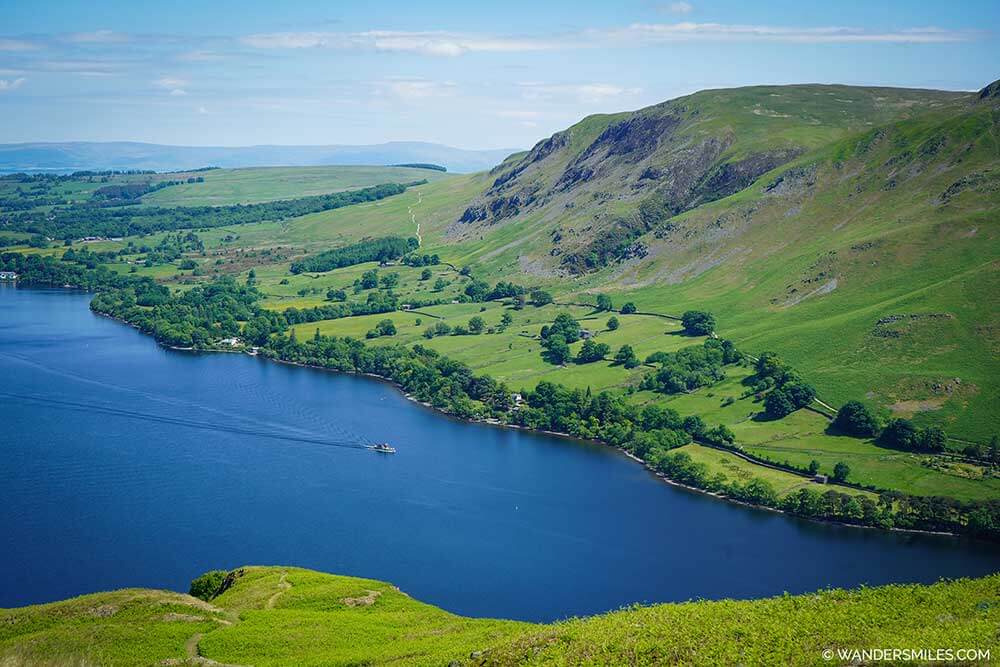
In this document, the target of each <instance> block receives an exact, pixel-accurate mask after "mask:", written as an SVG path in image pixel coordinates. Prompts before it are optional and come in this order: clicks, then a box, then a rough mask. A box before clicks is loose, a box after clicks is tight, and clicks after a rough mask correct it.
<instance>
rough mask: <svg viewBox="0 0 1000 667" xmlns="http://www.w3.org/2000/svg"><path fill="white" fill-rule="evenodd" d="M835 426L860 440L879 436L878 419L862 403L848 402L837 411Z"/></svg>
mask: <svg viewBox="0 0 1000 667" xmlns="http://www.w3.org/2000/svg"><path fill="white" fill-rule="evenodd" d="M833 426H834V428H836V429H837V430H838V431H841V432H843V433H847V434H849V435H853V436H857V437H859V438H867V437H871V436H874V435H877V434H878V419H877V418H876V417H875V415H874V413H872V411H871V410H869V409H868V407H867V406H865V404H864V403H862V402H860V401H848V402H847V403H844V404H843V405H842V406H841V407H840V409H839V410H837V417H836V418H835V419H834V420H833Z"/></svg>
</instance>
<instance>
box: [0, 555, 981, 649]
mask: <svg viewBox="0 0 1000 667" xmlns="http://www.w3.org/2000/svg"><path fill="white" fill-rule="evenodd" d="M998 595H1000V575H994V576H992V577H986V578H983V579H972V580H968V579H966V580H959V581H953V582H946V583H938V584H935V585H932V586H920V585H913V586H911V585H902V586H886V587H879V588H866V589H861V590H857V591H842V590H833V591H824V592H820V593H817V594H811V595H801V596H783V597H777V598H771V599H766V600H756V601H731V600H724V601H719V602H691V603H685V604H664V605H656V606H651V607H636V608H632V609H626V610H622V611H617V612H613V613H610V614H606V615H601V616H596V617H592V618H583V619H574V620H570V621H567V622H563V623H556V624H551V625H532V624H527V623H518V622H513V621H501V620H490V619H472V618H464V617H461V616H455V615H453V614H449V613H447V612H445V611H442V610H441V609H438V608H436V607H432V606H430V605H427V604H424V603H421V602H419V601H416V600H413V599H412V598H410V597H408V596H407V595H405V594H404V593H401V592H399V591H398V590H397V589H396V588H395V587H393V586H391V585H390V584H386V583H383V582H379V581H372V580H367V579H355V578H349V577H339V576H335V575H329V574H322V573H319V572H313V571H310V570H302V569H297V568H277V567H269V568H257V567H255V568H247V569H246V570H245V574H244V575H243V576H242V577H240V578H238V579H237V580H236V584H235V585H234V586H233V587H232V588H230V589H229V590H228V591H226V592H225V593H224V594H223V595H221V596H219V597H218V598H216V599H214V600H212V602H211V604H207V603H204V602H201V601H200V600H196V599H194V598H191V597H189V596H185V595H180V594H177V593H171V592H167V591H153V590H138V589H130V590H123V591H116V592H112V593H98V594H94V595H86V596H82V597H78V598H73V599H71V600H66V601H63V602H57V603H53V604H46V605H37V606H32V607H24V608H20V609H9V610H0V621H2V622H0V664H3V665H5V666H12V667H13V666H15V665H27V664H31V665H66V664H74V665H75V664H87V665H102V666H113V665H128V666H129V667H133V666H136V665H157V664H196V662H195V660H193V658H194V657H195V656H199V657H204V658H208V659H211V660H214V661H217V662H221V663H225V664H238V665H255V666H257V667H267V666H270V665H302V666H310V665H348V664H352V665H357V664H398V665H443V664H449V663H450V662H451V661H457V663H458V664H463V665H469V664H493V665H513V664H622V663H628V664H636V665H647V664H648V665H652V664H667V663H678V662H683V663H686V664H703V665H718V664H748V665H750V664H802V663H819V662H821V655H822V651H823V650H825V649H837V648H871V647H885V646H889V647H894V646H900V647H902V646H905V647H976V648H982V649H991V650H992V652H993V654H994V655H996V652H997V651H998V650H1000V643H998V638H997V635H996V628H997V625H998V624H1000V604H998ZM473 656H475V657H473ZM165 661H173V662H165ZM185 661H187V662H185ZM835 664H836V663H835Z"/></svg>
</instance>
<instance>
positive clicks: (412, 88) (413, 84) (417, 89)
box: [376, 79, 458, 102]
mask: <svg viewBox="0 0 1000 667" xmlns="http://www.w3.org/2000/svg"><path fill="white" fill-rule="evenodd" d="M457 87H458V86H457V85H456V84H455V83H454V82H453V81H429V80H427V79H388V80H385V81H381V82H379V84H378V85H377V86H376V93H377V94H388V95H391V96H393V97H397V98H399V99H401V100H404V101H407V102H412V101H415V100H421V99H426V98H429V97H447V96H451V95H454V94H455V90H456V89H457Z"/></svg>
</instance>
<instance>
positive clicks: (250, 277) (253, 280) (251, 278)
mask: <svg viewBox="0 0 1000 667" xmlns="http://www.w3.org/2000/svg"><path fill="white" fill-rule="evenodd" d="M192 263H193V262H192ZM181 268H184V267H183V266H182V267H181ZM191 268H192V269H193V268H194V267H193V266H192V267H191ZM256 284H257V272H256V271H254V270H253V269H250V273H248V274H247V287H252V286H254V285H256Z"/></svg>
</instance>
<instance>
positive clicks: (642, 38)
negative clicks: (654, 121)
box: [240, 1, 978, 57]
mask: <svg viewBox="0 0 1000 667" xmlns="http://www.w3.org/2000/svg"><path fill="white" fill-rule="evenodd" d="M666 9H667V11H670V12H672V13H675V14H686V13H689V12H690V11H692V10H693V9H694V7H693V6H692V5H691V4H690V3H688V2H683V1H681V2H673V3H670V4H668V5H666ZM977 35H978V33H974V32H971V31H956V30H945V29H942V28H935V27H924V28H907V29H902V30H896V31H869V30H866V29H863V28H851V27H842V26H820V27H784V26H769V25H752V24H751V25H740V24H728V23H693V22H680V23H634V24H632V25H629V26H625V27H621V28H594V29H588V30H583V31H580V32H575V33H562V34H553V35H548V36H532V37H517V36H506V35H485V34H473V33H456V32H448V31H436V30H431V31H397V30H368V31H364V32H272V33H260V34H255V35H247V36H245V37H243V38H241V40H240V41H241V42H242V43H243V44H245V45H247V46H251V47H253V48H257V49H318V48H326V49H368V50H373V51H383V52H396V53H413V54H418V55H426V56H445V57H454V56H460V55H464V54H467V53H486V52H489V53H514V52H528V51H550V50H556V49H572V48H586V47H598V46H604V47H607V46H625V47H628V46H634V45H636V44H656V43H665V42H676V41H721V40H729V41H772V42H792V43H796V42H802V43H844V42H897V43H937V42H959V41H968V40H971V39H974V38H976V37H977Z"/></svg>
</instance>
